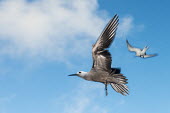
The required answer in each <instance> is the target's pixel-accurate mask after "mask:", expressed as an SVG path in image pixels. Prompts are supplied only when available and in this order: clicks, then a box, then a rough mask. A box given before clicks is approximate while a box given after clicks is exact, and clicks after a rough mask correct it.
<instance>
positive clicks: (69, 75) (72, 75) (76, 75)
mask: <svg viewBox="0 0 170 113" xmlns="http://www.w3.org/2000/svg"><path fill="white" fill-rule="evenodd" d="M68 76H77V74H71V75H68Z"/></svg>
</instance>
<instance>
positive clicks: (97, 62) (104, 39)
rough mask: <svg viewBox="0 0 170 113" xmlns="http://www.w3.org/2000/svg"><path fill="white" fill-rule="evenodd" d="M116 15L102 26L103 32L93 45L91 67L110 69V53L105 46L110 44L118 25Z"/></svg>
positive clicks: (107, 46)
mask: <svg viewBox="0 0 170 113" xmlns="http://www.w3.org/2000/svg"><path fill="white" fill-rule="evenodd" d="M118 21H119V19H118V16H117V15H115V16H114V17H113V18H112V19H111V20H110V21H109V23H108V24H107V25H106V27H105V28H104V30H103V32H102V33H101V35H100V36H99V38H98V39H97V41H96V43H95V44H94V45H93V49H92V55H93V68H97V69H99V68H100V69H104V70H108V69H111V62H112V58H111V54H110V52H109V51H108V50H106V49H107V48H109V47H110V45H111V44H112V42H113V40H114V38H115V35H116V30H117V26H118V24H119V23H118Z"/></svg>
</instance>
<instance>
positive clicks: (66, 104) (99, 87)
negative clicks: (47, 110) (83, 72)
mask: <svg viewBox="0 0 170 113" xmlns="http://www.w3.org/2000/svg"><path fill="white" fill-rule="evenodd" d="M103 89H104V85H103V84H100V83H98V84H97V83H90V82H87V81H85V82H81V83H80V84H79V86H78V87H76V88H75V89H73V91H72V92H69V93H67V94H65V95H64V96H63V95H62V97H58V99H57V100H55V101H56V106H55V108H56V109H57V112H62V113H108V110H107V108H106V107H104V106H102V105H101V104H99V103H96V99H97V98H100V96H102V97H105V95H104V94H105V93H104V90H103ZM61 102H62V103H61Z"/></svg>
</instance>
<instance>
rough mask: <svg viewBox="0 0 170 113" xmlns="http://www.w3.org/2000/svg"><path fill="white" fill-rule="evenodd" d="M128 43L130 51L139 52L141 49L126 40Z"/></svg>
mask: <svg viewBox="0 0 170 113" xmlns="http://www.w3.org/2000/svg"><path fill="white" fill-rule="evenodd" d="M126 43H127V47H128V50H129V51H131V52H136V53H138V52H140V51H141V49H139V48H135V47H133V46H131V45H130V44H129V42H128V40H126Z"/></svg>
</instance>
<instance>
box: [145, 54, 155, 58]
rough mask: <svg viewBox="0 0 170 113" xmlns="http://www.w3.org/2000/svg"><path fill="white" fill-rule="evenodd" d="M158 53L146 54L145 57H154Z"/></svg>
mask: <svg viewBox="0 0 170 113" xmlns="http://www.w3.org/2000/svg"><path fill="white" fill-rule="evenodd" d="M157 55H158V54H152V55H144V58H150V57H154V56H157Z"/></svg>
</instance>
